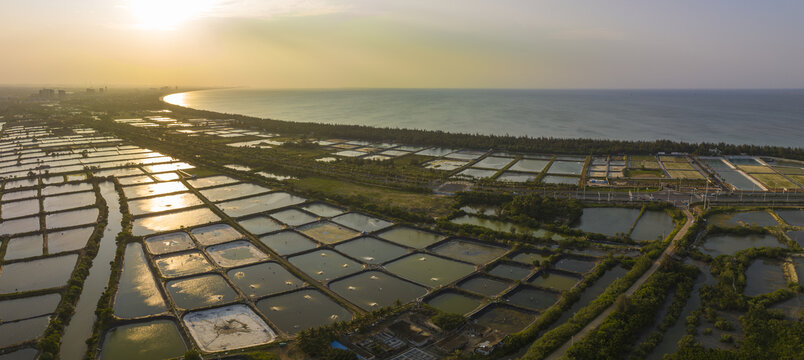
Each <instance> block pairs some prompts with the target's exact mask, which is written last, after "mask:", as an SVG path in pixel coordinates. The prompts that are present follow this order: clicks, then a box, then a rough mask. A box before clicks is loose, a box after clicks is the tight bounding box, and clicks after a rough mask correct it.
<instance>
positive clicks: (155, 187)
mask: <svg viewBox="0 0 804 360" xmlns="http://www.w3.org/2000/svg"><path fill="white" fill-rule="evenodd" d="M188 190H189V189H187V187H186V186H184V184H182V183H181V182H180V181H168V182H159V183H154V184H142V185H134V186H126V187H124V188H123V194H125V195H126V198H128V199H134V198H139V197H146V196H155V195H165V194H170V193H177V192H183V191H188Z"/></svg>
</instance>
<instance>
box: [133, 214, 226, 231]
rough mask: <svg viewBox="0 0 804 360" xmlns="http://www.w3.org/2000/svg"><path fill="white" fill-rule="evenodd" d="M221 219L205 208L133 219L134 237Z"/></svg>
mask: <svg viewBox="0 0 804 360" xmlns="http://www.w3.org/2000/svg"><path fill="white" fill-rule="evenodd" d="M220 219H221V218H220V217H219V216H218V215H215V213H213V212H212V210H210V209H207V208H200V209H193V210H185V211H180V212H175V213H169V214H162V215H153V216H148V217H142V218H137V219H134V225H133V229H132V233H133V234H134V236H142V235H150V234H153V233H157V232H163V231H170V230H178V229H180V228H181V227H182V226H184V227H191V226H196V225H201V224H208V223H211V222H216V221H219V220H220Z"/></svg>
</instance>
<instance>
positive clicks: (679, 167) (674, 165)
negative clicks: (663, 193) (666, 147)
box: [662, 161, 693, 171]
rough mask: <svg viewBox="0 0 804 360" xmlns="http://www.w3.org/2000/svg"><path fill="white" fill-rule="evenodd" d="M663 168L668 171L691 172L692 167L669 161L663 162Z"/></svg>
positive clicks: (687, 164) (684, 163)
mask: <svg viewBox="0 0 804 360" xmlns="http://www.w3.org/2000/svg"><path fill="white" fill-rule="evenodd" d="M662 163H664V167H665V168H666V169H667V170H668V171H670V170H693V168H692V165H690V164H689V163H687V162H671V161H663V162H662Z"/></svg>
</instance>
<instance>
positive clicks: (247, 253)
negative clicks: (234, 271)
mask: <svg viewBox="0 0 804 360" xmlns="http://www.w3.org/2000/svg"><path fill="white" fill-rule="evenodd" d="M206 252H207V254H209V257H210V258H212V261H214V262H215V263H216V264H218V266H221V267H235V266H241V265H246V264H251V263H255V262H259V261H262V260H265V259H268V255H266V254H265V253H263V252H262V251H261V250H260V249H258V248H257V247H256V246H254V245H252V244H251V243H250V242H248V241H232V242H228V243H224V244H219V245H213V246H210V247H208V248H207V249H206Z"/></svg>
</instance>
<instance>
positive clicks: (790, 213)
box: [775, 209, 804, 226]
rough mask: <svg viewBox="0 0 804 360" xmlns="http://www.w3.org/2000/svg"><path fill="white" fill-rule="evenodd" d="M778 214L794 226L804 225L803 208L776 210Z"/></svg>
mask: <svg viewBox="0 0 804 360" xmlns="http://www.w3.org/2000/svg"><path fill="white" fill-rule="evenodd" d="M775 211H776V214H778V215H779V217H781V218H782V220H784V221H785V222H786V223H788V224H790V225H792V226H804V210H802V209H784V210H775Z"/></svg>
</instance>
